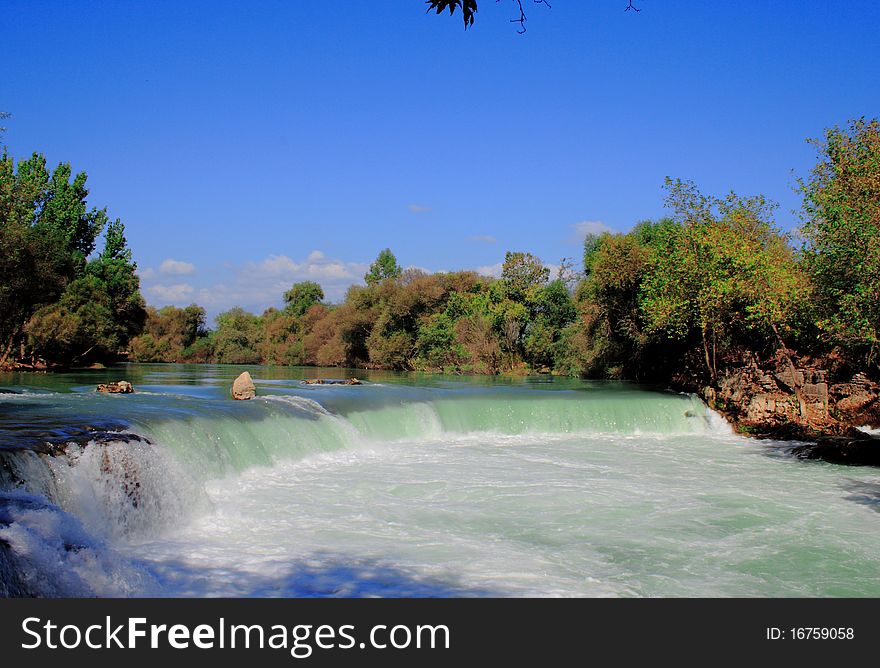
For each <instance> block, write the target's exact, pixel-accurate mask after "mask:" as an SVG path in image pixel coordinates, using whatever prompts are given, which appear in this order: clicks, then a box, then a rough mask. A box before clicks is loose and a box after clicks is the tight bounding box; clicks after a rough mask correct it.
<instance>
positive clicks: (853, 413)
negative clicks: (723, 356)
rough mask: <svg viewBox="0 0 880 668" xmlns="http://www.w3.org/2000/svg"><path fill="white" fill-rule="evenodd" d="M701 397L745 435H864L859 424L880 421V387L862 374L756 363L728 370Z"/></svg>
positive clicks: (869, 424)
mask: <svg viewBox="0 0 880 668" xmlns="http://www.w3.org/2000/svg"><path fill="white" fill-rule="evenodd" d="M701 395H702V397H703V399H704V400H705V401H706V402H707V403H708V404H709V406H711V407H712V408H714V409H716V410H718V411H720V412H721V413H723V414H724V415H725V416H726V417H727V418H728V419H729V420H730V421H731V422H732V423H733V424H734V426H735V427H736V428H737V429H738V430H739V431H742V432H744V433H751V434H756V435H766V436H777V435H778V436H784V437H790V438H791V437H798V438H820V437H823V436H825V437H827V436H849V437H853V438H860V436H859V435H858V434H855V433H854V428H855V427H860V426H869V427H877V426H878V425H880V385H878V384H877V383H875V382H873V381H872V380H870V379H869V378H868V377H867V376H865V375H864V374H861V373H860V374H856V375H855V376H853V377H851V378H848V379H840V378H832V377H831V374H830V373H829V372H828V371H826V370H824V369H814V368H797V369H794V370H792V369H791V368H790V367H787V366H786V365H784V364H781V363H778V364H777V365H776V366H775V367H773V368H762V367H759V366H758V365H757V364H756V363H754V362H753V363H751V364H748V365H746V366H743V367H740V368H737V369H732V370H729V371H728V372H727V373H725V374H724V375H723V376H722V377H721V378H720V379H719V381H718V386H717V387H706V388H703V390H702V391H701ZM859 433H860V434H861V432H859ZM865 437H866V438H870V437H869V436H868V435H867V434H866V435H865Z"/></svg>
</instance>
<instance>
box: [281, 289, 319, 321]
mask: <svg viewBox="0 0 880 668" xmlns="http://www.w3.org/2000/svg"><path fill="white" fill-rule="evenodd" d="M322 301H324V290H322V289H321V286H320V285H318V284H317V283H315V282H314V281H302V282H300V283H294V284H293V286H291V288H290V290H288V291H287V292H285V293H284V303H285V304H286V306H285V310H286V311H287V312H288V313H291V314H293V315H295V316H301V315H303V314H304V313H305V312H306V311H308V310H309V308H311V307H312V306H314V305H315V304H320V303H321V302H322Z"/></svg>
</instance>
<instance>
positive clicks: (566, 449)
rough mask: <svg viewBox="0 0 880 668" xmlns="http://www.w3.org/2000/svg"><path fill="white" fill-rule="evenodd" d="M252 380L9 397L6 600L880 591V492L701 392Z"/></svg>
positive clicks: (228, 374) (163, 373)
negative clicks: (748, 433) (731, 417)
mask: <svg viewBox="0 0 880 668" xmlns="http://www.w3.org/2000/svg"><path fill="white" fill-rule="evenodd" d="M239 371H240V369H230V368H224V367H172V366H167V367H162V366H149V367H147V366H141V367H137V366H131V367H129V368H128V369H127V370H126V375H127V376H128V377H129V378H131V379H132V381H133V382H134V383H135V386H136V388H137V389H138V390H139V392H138V393H136V394H134V395H131V396H126V397H121V396H105V395H97V394H95V393H94V392H92V391H91V387H92V386H93V384H94V383H95V382H98V380H99V379H96V378H95V377H94V376H61V377H58V379H57V385H56V386H55V387H42V388H37V387H28V386H26V383H27V381H28V380H30V379H29V378H27V377H23V378H21V379H18V380H19V382H17V383H16V384H15V385H14V386H12V389H15V390H16V391H18V392H19V393H17V394H0V595H11V596H21V595H40V596H59V595H68V596H69V595H73V596H89V595H97V596H138V595H183V596H185V595H229V596H270V595H391V596H401V595H403V596H406V595H587V596H592V595H612V596H655V595H661V596H664V595H665V596H677V595H706V596H716V595H717V596H735V595H740V596H741V595H769V596H772V595H877V594H880V584H878V582H880V578H878V576H880V560H878V558H877V557H876V556H875V555H876V554H880V550H878V548H880V538H878V536H880V532H877V531H875V530H873V529H876V528H880V514H878V513H877V512H876V509H877V508H878V507H880V500H878V499H880V477H878V476H877V475H876V474H874V473H873V472H872V471H871V470H865V469H856V470H853V469H842V468H840V467H836V466H829V465H824V464H815V463H811V464H805V463H801V462H798V461H795V460H793V459H791V458H789V457H787V456H786V454H785V452H786V447H785V445H784V444H773V445H772V446H768V445H767V444H760V443H757V442H752V441H747V440H745V439H742V438H739V437H736V436H734V435H733V434H732V433H731V432H730V429H729V428H728V427H727V425H726V423H724V422H723V421H722V420H721V419H720V418H718V417H717V416H715V415H714V414H712V413H711V412H710V411H708V410H707V409H706V407H705V406H704V405H703V404H702V403H701V402H700V401H699V400H698V399H696V398H695V397H692V396H686V395H676V394H673V393H667V392H655V391H647V390H643V389H639V388H636V387H631V386H626V385H619V384H618V385H615V384H603V383H586V382H580V381H564V380H558V381H555V382H553V383H546V382H542V383H534V382H511V383H499V382H487V381H482V380H478V379H470V380H462V381H449V380H445V379H432V378H419V379H413V378H407V377H402V376H401V377H398V376H393V375H374V376H373V377H372V378H371V381H372V382H367V383H366V384H364V385H362V386H353V387H340V386H334V385H326V386H305V385H302V384H301V383H300V382H299V380H298V378H297V373H298V370H289V371H279V370H270V369H254V370H252V374H253V375H254V377H255V378H256V379H257V383H258V388H259V396H258V397H257V398H256V399H254V400H251V401H247V402H235V401H232V400H230V399H229V398H228V395H227V392H228V387H229V383H230V381H231V378H232V377H234V375H235V374H237V373H238V372H239ZM328 373H330V372H329V371H328ZM273 376H274V377H273ZM0 382H4V383H5V384H7V385H8V383H6V382H5V381H0Z"/></svg>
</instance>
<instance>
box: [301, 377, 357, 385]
mask: <svg viewBox="0 0 880 668" xmlns="http://www.w3.org/2000/svg"><path fill="white" fill-rule="evenodd" d="M302 382H303V384H304V385H361V384H362V383H361V381H359V380H358V379H357V378H349V379H348V380H328V379H325V378H307V379H306V380H304V381H302Z"/></svg>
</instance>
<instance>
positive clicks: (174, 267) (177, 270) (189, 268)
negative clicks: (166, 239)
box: [159, 257, 196, 276]
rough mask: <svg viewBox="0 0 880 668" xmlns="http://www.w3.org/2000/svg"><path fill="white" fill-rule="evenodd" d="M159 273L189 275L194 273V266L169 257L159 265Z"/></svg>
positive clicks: (164, 274)
mask: <svg viewBox="0 0 880 668" xmlns="http://www.w3.org/2000/svg"><path fill="white" fill-rule="evenodd" d="M159 273H160V274H162V275H163V276H190V275H192V274H194V273H196V266H195V265H194V264H192V263H190V262H184V261H183V260H173V259H171V258H170V257H169V258H168V259H167V260H163V261H162V264H160V265H159Z"/></svg>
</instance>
